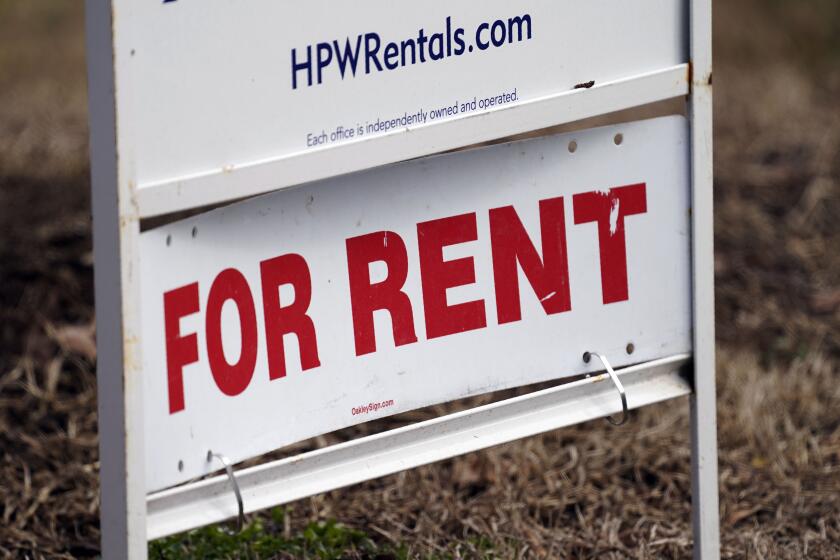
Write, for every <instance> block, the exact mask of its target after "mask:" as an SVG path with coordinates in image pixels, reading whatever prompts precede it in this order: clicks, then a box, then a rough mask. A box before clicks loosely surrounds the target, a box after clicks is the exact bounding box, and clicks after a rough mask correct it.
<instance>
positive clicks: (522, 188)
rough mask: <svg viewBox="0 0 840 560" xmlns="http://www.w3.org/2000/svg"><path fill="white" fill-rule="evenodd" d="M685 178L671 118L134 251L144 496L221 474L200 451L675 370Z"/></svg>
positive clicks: (291, 205) (309, 201) (681, 337)
mask: <svg viewBox="0 0 840 560" xmlns="http://www.w3.org/2000/svg"><path fill="white" fill-rule="evenodd" d="M617 142H618V144H617ZM572 150H574V151H572ZM688 173H689V170H688V145H687V128H686V121H685V119H684V118H683V117H666V118H662V119H656V120H652V121H646V122H638V123H632V124H626V125H620V126H615V127H607V128H600V129H594V130H590V131H586V132H581V133H575V134H567V135H560V136H553V137H546V138H540V139H535V140H528V141H523V142H517V143H512V144H507V145H499V146H494V147H491V148H486V149H480V150H473V151H467V152H461V153H456V154H450V155H445V156H438V157H434V158H429V159H425V160H418V161H414V162H409V163H404V164H399V165H394V166H390V167H387V168H381V169H377V170H374V171H369V172H364V173H359V174H356V175H353V176H350V177H346V178H341V179H334V180H328V181H323V182H319V183H314V184H310V185H306V186H304V187H301V188H298V189H294V190H291V191H283V192H279V193H275V194H271V195H266V196H263V197H259V198H255V199H252V200H249V201H246V202H242V203H238V204H235V205H232V206H229V207H226V208H223V209H219V210H215V211H212V212H209V213H206V214H202V215H200V216H197V217H195V218H190V219H187V220H183V221H181V222H177V223H173V224H171V225H168V226H165V227H162V228H158V229H156V230H153V231H149V232H146V233H144V234H142V235H141V245H140V248H141V268H140V276H141V278H142V280H141V289H142V291H141V295H142V300H143V302H144V307H143V316H142V321H143V329H142V337H143V340H144V353H143V364H144V365H143V371H144V373H145V375H144V377H143V379H144V387H145V394H144V403H145V423H146V449H147V454H146V476H147V484H148V486H149V489H150V490H156V489H161V488H165V487H167V486H171V485H173V484H175V483H178V482H182V481H184V480H188V479H190V478H193V477H195V476H197V475H201V474H206V473H207V472H209V471H212V470H214V469H216V468H218V466H217V465H214V464H213V463H208V462H207V460H206V456H207V451H208V450H214V451H218V452H223V453H225V454H226V455H227V456H228V457H230V458H231V460H233V461H239V460H242V459H246V458H248V457H252V456H254V455H257V454H260V453H264V452H267V451H270V450H272V449H276V448H278V447H280V446H282V445H286V444H289V443H292V442H295V441H298V440H301V439H304V438H307V437H311V436H314V435H317V434H321V433H325V432H329V431H332V430H336V429H339V428H342V427H345V426H349V425H352V424H356V423H359V422H364V421H367V420H371V419H374V418H378V417H381V416H384V415H389V414H394V413H398V412H403V411H406V410H412V409H416V408H419V407H423V406H426V405H430V404H434V403H439V402H442V401H448V400H453V399H456V398H460V397H466V396H469V395H475V394H479V393H485V392H488V391H493V390H497V389H503V388H508V387H515V386H521V385H525V384H529V383H535V382H539V381H545V380H549V379H556V378H559V377H563V376H569V375H575V374H579V373H582V372H583V371H594V370H596V369H597V367H596V366H595V365H594V364H593V365H592V366H591V367H588V369H587V366H586V364H584V363H583V361H582V360H581V355H582V354H583V353H584V352H585V351H586V350H587V349H590V348H598V349H601V351H603V352H605V353H607V354H608V355H610V356H614V357H615V359H614V362H615V365H616V366H619V365H624V364H627V363H638V362H642V361H648V360H653V359H656V358H660V357H664V356H669V355H674V354H679V353H684V352H688V351H690V348H691V341H690V335H691V322H690V303H691V297H690V276H689V271H690V266H689V235H688V232H689V187H688V185H689V182H688ZM628 343H633V345H634V346H635V347H636V349H637V350H636V352H635V353H634V354H632V355H628V354H627V353H626V351H625V349H626V346H627V344H628Z"/></svg>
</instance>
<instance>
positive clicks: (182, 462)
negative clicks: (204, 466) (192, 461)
mask: <svg viewBox="0 0 840 560" xmlns="http://www.w3.org/2000/svg"><path fill="white" fill-rule="evenodd" d="M178 472H184V461H178Z"/></svg>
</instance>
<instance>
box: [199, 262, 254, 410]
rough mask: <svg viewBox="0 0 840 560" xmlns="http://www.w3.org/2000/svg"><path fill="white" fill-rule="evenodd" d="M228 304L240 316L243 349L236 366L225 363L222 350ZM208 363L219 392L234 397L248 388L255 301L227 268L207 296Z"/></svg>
mask: <svg viewBox="0 0 840 560" xmlns="http://www.w3.org/2000/svg"><path fill="white" fill-rule="evenodd" d="M228 300H231V301H233V303H234V304H235V305H236V309H237V312H238V313H239V329H240V333H241V339H242V347H241V350H240V352H239V359H238V360H237V361H236V363H233V364H231V363H228V361H227V358H226V357H225V353H224V348H223V346H222V306H223V305H224V304H225V302H226V301H228ZM205 328H206V330H207V360H208V361H209V362H210V372H211V373H212V374H213V379H214V380H215V381H216V385H217V386H218V387H219V389H220V390H221V391H222V393H224V394H225V395H228V396H231V397H232V396H236V395H238V394H239V393H241V392H242V391H244V390H245V388H246V387H247V386H248V383H250V382H251V377H252V376H253V375H254V366H255V365H256V362H257V313H256V310H255V308H254V297H253V296H252V295H251V289H250V288H249V287H248V281H247V280H245V276H243V275H242V273H241V272H239V271H238V270H236V269H235V268H227V269H225V270H223V271H221V272H220V273H219V275H218V276H216V279H215V280H213V285H212V286H211V287H210V294H209V295H208V296H207V317H206V319H205Z"/></svg>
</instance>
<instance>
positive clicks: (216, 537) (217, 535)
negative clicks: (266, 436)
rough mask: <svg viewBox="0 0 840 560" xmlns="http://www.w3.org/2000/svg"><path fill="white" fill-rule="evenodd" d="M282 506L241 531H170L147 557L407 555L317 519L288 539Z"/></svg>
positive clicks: (325, 559)
mask: <svg viewBox="0 0 840 560" xmlns="http://www.w3.org/2000/svg"><path fill="white" fill-rule="evenodd" d="M284 518H285V510H283V509H281V508H275V509H274V510H273V511H272V512H271V516H270V518H256V519H255V520H253V521H251V522H250V523H248V524H247V525H246V526H245V527H244V528H243V529H242V531H241V532H236V530H234V529H231V528H230V527H229V526H226V525H215V526H210V527H204V528H202V529H196V530H194V531H190V532H188V533H183V534H181V535H175V536H173V537H168V538H165V539H161V540H158V541H153V542H152V543H150V545H149V558H150V559H151V560H164V559H165V560H182V559H183V560H187V559H192V558H205V559H207V560H211V559H229V558H233V559H242V560H261V559H267V558H317V559H319V560H339V559H343V558H394V559H402V558H407V555H406V552H405V551H402V550H399V549H393V548H383V547H381V546H379V545H377V544H376V543H375V542H374V541H373V540H372V539H371V538H370V537H369V536H368V535H367V534H365V533H364V532H363V531H359V530H357V529H352V528H350V527H347V526H345V525H342V524H341V523H337V522H335V521H318V522H312V523H310V524H309V525H307V526H306V527H305V528H304V529H303V530H302V531H299V532H298V533H297V534H294V535H292V536H290V537H288V538H287V537H284V536H283V527H284V521H285V519H284Z"/></svg>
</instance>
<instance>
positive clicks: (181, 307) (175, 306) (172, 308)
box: [163, 282, 199, 414]
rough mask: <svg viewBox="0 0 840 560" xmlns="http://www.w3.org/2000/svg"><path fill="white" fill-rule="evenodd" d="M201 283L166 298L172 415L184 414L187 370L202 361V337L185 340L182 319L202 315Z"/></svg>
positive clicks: (165, 319) (165, 323)
mask: <svg viewBox="0 0 840 560" xmlns="http://www.w3.org/2000/svg"><path fill="white" fill-rule="evenodd" d="M198 309H199V302H198V282H195V283H193V284H188V285H186V286H182V287H181V288H177V289H175V290H171V291H169V292H166V293H165V294H163V324H164V331H165V337H166V378H167V385H168V391H169V414H174V413H176V412H179V411H181V410H184V366H185V365H187V364H192V363H194V362H197V361H198V337H197V336H196V334H195V333H190V334H188V335H187V336H181V318H182V317H186V316H187V315H192V314H193V313H198Z"/></svg>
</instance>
